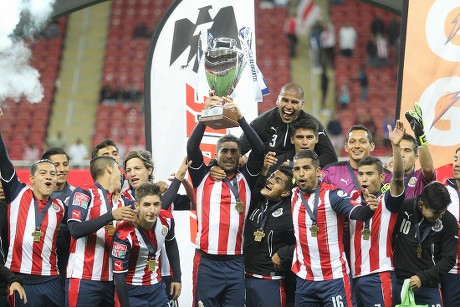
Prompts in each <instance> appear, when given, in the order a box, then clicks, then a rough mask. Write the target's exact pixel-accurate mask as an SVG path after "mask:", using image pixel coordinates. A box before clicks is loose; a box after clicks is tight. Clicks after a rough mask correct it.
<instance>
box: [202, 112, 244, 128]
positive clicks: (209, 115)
mask: <svg viewBox="0 0 460 307" xmlns="http://www.w3.org/2000/svg"><path fill="white" fill-rule="evenodd" d="M198 121H199V122H200V123H203V124H205V125H206V126H208V127H211V128H213V129H216V130H217V129H226V128H233V127H238V126H239V125H240V124H238V114H237V113H236V111H234V110H232V109H225V108H223V107H214V108H211V109H207V110H203V112H201V116H200V119H199V120H198Z"/></svg>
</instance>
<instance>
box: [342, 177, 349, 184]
mask: <svg viewBox="0 0 460 307" xmlns="http://www.w3.org/2000/svg"><path fill="white" fill-rule="evenodd" d="M340 181H343V182H345V184H346V185H348V181H350V179H347V180H345V179H343V178H340Z"/></svg>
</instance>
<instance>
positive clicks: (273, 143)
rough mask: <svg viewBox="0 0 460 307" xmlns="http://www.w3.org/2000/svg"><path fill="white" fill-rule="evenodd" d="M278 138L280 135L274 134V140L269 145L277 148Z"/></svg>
mask: <svg viewBox="0 0 460 307" xmlns="http://www.w3.org/2000/svg"><path fill="white" fill-rule="evenodd" d="M277 138H278V135H277V134H274V135H273V136H272V140H271V141H270V143H268V145H270V147H275V144H276V139H277Z"/></svg>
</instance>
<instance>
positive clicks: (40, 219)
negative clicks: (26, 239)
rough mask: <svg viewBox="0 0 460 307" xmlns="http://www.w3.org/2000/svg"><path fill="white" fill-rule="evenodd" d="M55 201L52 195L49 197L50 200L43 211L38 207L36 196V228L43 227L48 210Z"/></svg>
mask: <svg viewBox="0 0 460 307" xmlns="http://www.w3.org/2000/svg"><path fill="white" fill-rule="evenodd" d="M52 203H53V199H52V198H51V197H49V198H48V201H47V203H46V205H45V207H43V210H42V212H40V209H39V208H38V200H37V199H36V198H35V197H34V209H35V230H40V229H41V227H42V223H43V219H44V218H45V214H46V212H48V209H49V208H50V206H51V204H52Z"/></svg>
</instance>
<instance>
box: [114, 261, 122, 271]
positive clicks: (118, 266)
mask: <svg viewBox="0 0 460 307" xmlns="http://www.w3.org/2000/svg"><path fill="white" fill-rule="evenodd" d="M113 270H114V271H122V270H123V261H121V260H115V261H114V262H113Z"/></svg>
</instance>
